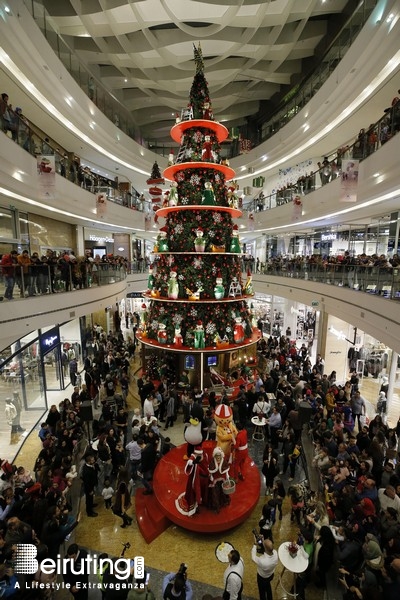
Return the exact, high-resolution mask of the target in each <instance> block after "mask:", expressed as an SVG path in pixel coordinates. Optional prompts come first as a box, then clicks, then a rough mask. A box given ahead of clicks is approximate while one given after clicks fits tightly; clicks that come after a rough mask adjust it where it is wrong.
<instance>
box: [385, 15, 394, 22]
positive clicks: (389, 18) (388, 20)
mask: <svg viewBox="0 0 400 600" xmlns="http://www.w3.org/2000/svg"><path fill="white" fill-rule="evenodd" d="M393 19H394V14H393V13H390V15H388V16H387V17H386V23H391V21H393Z"/></svg>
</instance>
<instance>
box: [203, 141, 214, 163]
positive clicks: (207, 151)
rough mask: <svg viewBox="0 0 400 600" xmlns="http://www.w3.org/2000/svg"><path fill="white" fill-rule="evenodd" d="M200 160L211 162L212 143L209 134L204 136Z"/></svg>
mask: <svg viewBox="0 0 400 600" xmlns="http://www.w3.org/2000/svg"><path fill="white" fill-rule="evenodd" d="M201 160H203V161H205V162H213V153H212V143H211V137H210V136H209V135H206V136H205V137H204V144H203V149H202V152H201Z"/></svg>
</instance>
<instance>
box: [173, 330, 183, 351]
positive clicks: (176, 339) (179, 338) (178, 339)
mask: <svg viewBox="0 0 400 600" xmlns="http://www.w3.org/2000/svg"><path fill="white" fill-rule="evenodd" d="M174 345H175V346H176V347H177V348H182V346H183V337H182V334H181V328H180V327H175V337H174Z"/></svg>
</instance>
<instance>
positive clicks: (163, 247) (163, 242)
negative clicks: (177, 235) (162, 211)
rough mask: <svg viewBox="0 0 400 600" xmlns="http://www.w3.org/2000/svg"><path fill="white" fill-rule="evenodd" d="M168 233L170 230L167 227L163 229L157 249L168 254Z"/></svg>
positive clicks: (159, 235)
mask: <svg viewBox="0 0 400 600" xmlns="http://www.w3.org/2000/svg"><path fill="white" fill-rule="evenodd" d="M167 233H168V228H167V227H165V226H164V227H161V229H160V231H159V234H158V236H157V240H158V244H157V249H158V252H168V250H169V246H168V240H167Z"/></svg>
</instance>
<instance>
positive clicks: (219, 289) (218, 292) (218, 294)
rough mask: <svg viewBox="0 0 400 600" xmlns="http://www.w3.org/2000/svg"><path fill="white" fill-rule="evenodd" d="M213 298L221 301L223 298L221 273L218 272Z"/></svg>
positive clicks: (223, 289)
mask: <svg viewBox="0 0 400 600" xmlns="http://www.w3.org/2000/svg"><path fill="white" fill-rule="evenodd" d="M214 296H215V299H216V300H222V298H224V296H225V288H224V286H223V285H222V277H221V273H220V272H218V277H217V279H216V281H215V288H214Z"/></svg>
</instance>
